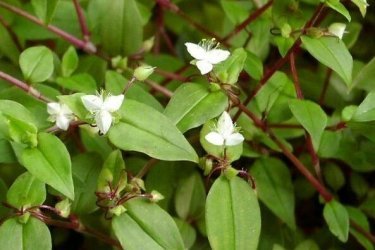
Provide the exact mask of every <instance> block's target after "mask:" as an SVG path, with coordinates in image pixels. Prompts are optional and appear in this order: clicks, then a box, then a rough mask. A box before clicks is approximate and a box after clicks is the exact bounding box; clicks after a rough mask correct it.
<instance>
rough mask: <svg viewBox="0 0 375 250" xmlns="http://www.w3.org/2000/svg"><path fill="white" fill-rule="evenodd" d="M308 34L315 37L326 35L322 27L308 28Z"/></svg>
mask: <svg viewBox="0 0 375 250" xmlns="http://www.w3.org/2000/svg"><path fill="white" fill-rule="evenodd" d="M306 35H308V36H310V37H313V38H320V37H322V36H323V35H324V31H323V30H322V29H320V28H316V27H311V28H308V29H307V30H306Z"/></svg>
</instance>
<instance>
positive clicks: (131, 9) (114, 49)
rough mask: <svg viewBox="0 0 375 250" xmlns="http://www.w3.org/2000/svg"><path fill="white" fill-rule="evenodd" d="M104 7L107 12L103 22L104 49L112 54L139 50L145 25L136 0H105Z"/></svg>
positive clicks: (125, 54)
mask: <svg viewBox="0 0 375 250" xmlns="http://www.w3.org/2000/svg"><path fill="white" fill-rule="evenodd" d="M102 8H103V10H104V13H107V14H104V15H103V17H102V22H101V37H102V45H103V49H104V50H105V51H106V52H107V53H109V54H110V55H111V56H117V55H122V56H127V55H129V54H132V53H135V52H137V51H138V50H139V49H140V48H141V45H142V40H143V26H142V17H141V14H140V12H139V9H138V6H137V4H136V1H134V0H126V1H125V0H112V1H105V3H104V6H102ZM108 13H110V15H108Z"/></svg>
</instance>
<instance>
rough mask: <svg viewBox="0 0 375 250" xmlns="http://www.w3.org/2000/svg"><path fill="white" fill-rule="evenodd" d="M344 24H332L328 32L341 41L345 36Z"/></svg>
mask: <svg viewBox="0 0 375 250" xmlns="http://www.w3.org/2000/svg"><path fill="white" fill-rule="evenodd" d="M345 29H346V24H345V23H333V24H331V25H330V26H329V27H328V32H329V33H330V34H331V35H333V36H337V37H338V38H340V39H342V37H343V36H344V34H345Z"/></svg>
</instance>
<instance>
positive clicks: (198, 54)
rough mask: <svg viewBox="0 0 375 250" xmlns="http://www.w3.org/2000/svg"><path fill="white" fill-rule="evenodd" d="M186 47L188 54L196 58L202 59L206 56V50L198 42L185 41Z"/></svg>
mask: <svg viewBox="0 0 375 250" xmlns="http://www.w3.org/2000/svg"><path fill="white" fill-rule="evenodd" d="M185 46H186V49H187V51H188V52H189V54H190V55H191V56H192V57H194V58H195V59H197V60H202V59H204V58H205V57H206V50H205V49H203V48H202V47H201V46H199V45H198V44H194V43H185Z"/></svg>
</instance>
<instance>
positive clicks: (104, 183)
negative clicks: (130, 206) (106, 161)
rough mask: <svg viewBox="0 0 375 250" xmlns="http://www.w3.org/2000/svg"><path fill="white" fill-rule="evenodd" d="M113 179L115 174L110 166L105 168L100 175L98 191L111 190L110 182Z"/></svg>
mask: <svg viewBox="0 0 375 250" xmlns="http://www.w3.org/2000/svg"><path fill="white" fill-rule="evenodd" d="M112 181H113V174H112V172H111V171H110V170H109V169H108V168H103V169H102V171H101V172H100V174H99V177H98V186H97V188H96V190H97V191H98V192H109V191H110V188H109V187H108V183H111V182H112Z"/></svg>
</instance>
